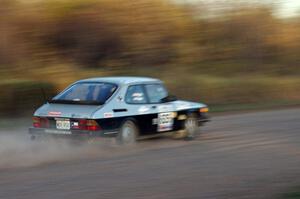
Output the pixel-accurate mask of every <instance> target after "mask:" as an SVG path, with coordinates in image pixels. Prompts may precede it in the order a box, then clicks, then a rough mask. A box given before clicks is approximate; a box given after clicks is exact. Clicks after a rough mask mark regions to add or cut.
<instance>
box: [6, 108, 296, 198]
mask: <svg viewBox="0 0 300 199" xmlns="http://www.w3.org/2000/svg"><path fill="white" fill-rule="evenodd" d="M27 138H28V137H26V132H25V131H24V130H22V129H21V130H14V131H10V130H5V131H2V132H1V134H0V198H3V199H19V198H22V199H24V198H30V199H33V198H38V199H48V198H49V199H53V198H55V199H58V198H61V199H62V198H63V199H69V198H70V199H83V198H84V199H90V198H92V199H96V198H97V199H100V198H122V199H126V198H128V199H129V198H130V199H132V198H151V199H152V198H161V199H165V198H185V199H186V198H187V199H188V198H197V199H198V198H276V197H277V196H278V194H280V193H282V192H285V191H286V190H287V189H289V188H290V187H292V186H294V185H299V184H300V109H289V110H278V111H266V112H259V113H243V114H234V115H227V116H226V115H224V116H218V117H214V118H213V119H212V122H210V123H209V124H208V125H207V126H205V127H203V128H202V134H201V136H200V137H199V138H198V139H197V140H195V141H190V142H187V141H181V140H172V139H169V138H161V139H152V140H146V141H141V142H139V143H137V145H136V146H133V147H129V148H128V147H127V148H123V147H119V146H116V145H115V144H114V143H113V141H110V140H107V141H105V142H101V140H100V141H99V143H92V144H80V145H78V143H76V144H75V143H70V142H68V141H53V140H50V141H47V142H30V141H29V140H28V139H27Z"/></svg>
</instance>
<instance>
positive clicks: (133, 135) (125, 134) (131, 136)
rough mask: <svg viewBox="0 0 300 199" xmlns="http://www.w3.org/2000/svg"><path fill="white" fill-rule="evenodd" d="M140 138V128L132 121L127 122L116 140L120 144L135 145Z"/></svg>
mask: <svg viewBox="0 0 300 199" xmlns="http://www.w3.org/2000/svg"><path fill="white" fill-rule="evenodd" d="M137 136H138V127H137V126H136V124H135V123H134V122H133V121H131V120H125V121H124V122H123V124H122V125H121V127H120V129H119V133H118V136H117V138H116V140H117V143H118V144H122V145H127V146H128V145H134V144H135V143H136V139H137Z"/></svg>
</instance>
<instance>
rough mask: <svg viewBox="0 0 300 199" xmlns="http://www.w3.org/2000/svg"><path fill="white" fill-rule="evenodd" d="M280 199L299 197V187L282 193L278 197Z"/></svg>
mask: <svg viewBox="0 0 300 199" xmlns="http://www.w3.org/2000/svg"><path fill="white" fill-rule="evenodd" d="M279 198H280V199H300V187H296V188H295V187H294V188H292V189H291V190H290V191H288V192H286V193H283V194H281V195H280V197H279Z"/></svg>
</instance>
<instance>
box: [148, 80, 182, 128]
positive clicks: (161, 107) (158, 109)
mask: <svg viewBox="0 0 300 199" xmlns="http://www.w3.org/2000/svg"><path fill="white" fill-rule="evenodd" d="M144 88H145V91H146V95H147V98H148V103H149V104H150V105H151V107H152V110H153V111H154V112H155V114H154V115H152V116H153V118H152V125H153V128H154V130H155V132H156V133H164V132H167V131H172V130H173V129H174V118H175V117H176V112H174V106H173V105H172V104H171V103H168V102H162V99H163V98H166V97H167V96H168V92H167V90H166V89H165V87H164V86H163V85H162V84H160V83H155V84H145V85H144Z"/></svg>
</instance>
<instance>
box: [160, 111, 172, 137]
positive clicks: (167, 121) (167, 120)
mask: <svg viewBox="0 0 300 199" xmlns="http://www.w3.org/2000/svg"><path fill="white" fill-rule="evenodd" d="M173 123H174V119H173V112H167V113H159V114H158V121H157V130H158V131H159V132H160V131H170V130H172V129H173Z"/></svg>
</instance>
